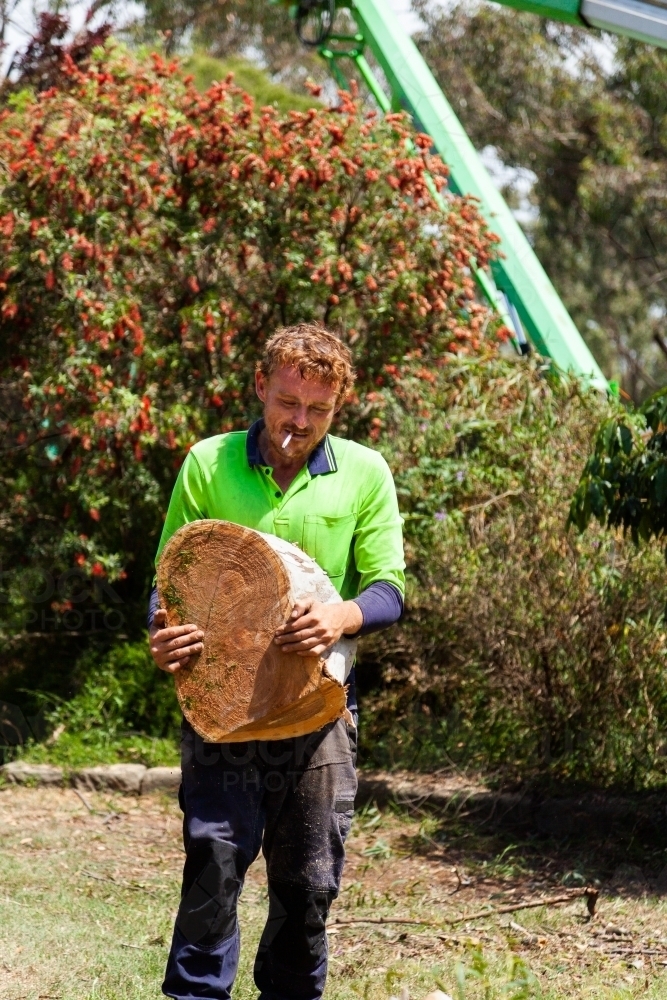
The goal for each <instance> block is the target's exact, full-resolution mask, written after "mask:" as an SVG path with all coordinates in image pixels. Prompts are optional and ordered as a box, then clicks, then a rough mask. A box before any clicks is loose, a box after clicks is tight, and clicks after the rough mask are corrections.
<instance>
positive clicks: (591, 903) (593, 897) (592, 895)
mask: <svg viewBox="0 0 667 1000" xmlns="http://www.w3.org/2000/svg"><path fill="white" fill-rule="evenodd" d="M599 895H600V893H599V890H598V889H593V888H592V887H591V886H587V887H586V888H585V889H581V890H579V891H576V892H572V893H569V894H568V895H567V896H552V897H551V898H550V899H530V900H526V902H525V903H512V904H511V905H510V906H496V907H492V908H491V909H490V910H479V911H478V912H477V913H471V914H469V915H468V916H465V917H455V918H454V919H453V920H447V921H445V922H446V923H448V924H450V925H451V924H462V923H465V922H466V921H467V920H480V919H481V918H482V917H493V916H495V915H496V914H498V913H515V912H516V911H517V910H532V909H535V908H536V907H538V906H559V905H560V904H561V903H571V902H572V901H573V900H574V899H582V898H583V899H585V900H586V906H587V908H588V912H589V914H590V915H591V916H594V914H595V904H596V903H597V901H598V897H599Z"/></svg>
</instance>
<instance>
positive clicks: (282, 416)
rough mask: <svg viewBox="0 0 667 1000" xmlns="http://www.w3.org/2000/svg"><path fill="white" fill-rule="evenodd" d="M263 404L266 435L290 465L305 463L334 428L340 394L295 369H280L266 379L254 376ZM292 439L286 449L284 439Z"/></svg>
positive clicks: (261, 376) (257, 375) (262, 376)
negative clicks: (303, 461) (317, 445)
mask: <svg viewBox="0 0 667 1000" xmlns="http://www.w3.org/2000/svg"><path fill="white" fill-rule="evenodd" d="M255 388H256V390H257V395H258V396H259V398H260V399H261V400H262V402H263V403H264V421H265V423H266V431H267V433H268V435H269V439H270V441H271V444H272V445H273V447H274V448H275V449H276V450H277V451H279V452H282V453H283V454H284V455H285V457H286V458H288V459H289V460H290V461H297V460H299V459H304V460H305V459H306V458H307V456H308V455H309V454H310V452H311V451H312V450H313V448H314V447H315V445H316V444H318V443H319V442H320V441H321V440H322V438H323V437H324V436H325V434H326V433H327V431H328V430H329V428H330V427H331V421H332V420H333V418H334V414H335V413H336V407H337V403H338V393H337V390H336V387H335V386H331V385H327V384H326V382H320V381H318V380H317V379H305V378H303V377H302V376H301V375H300V374H299V372H298V371H297V369H296V368H278V369H277V370H276V371H275V372H273V374H272V375H271V376H270V377H269V378H266V377H265V376H264V375H263V374H262V373H261V372H257V373H256V375H255ZM289 434H291V435H292V438H291V440H290V442H289V444H288V445H287V447H286V448H285V449H283V443H284V441H285V438H286V437H287V436H288V435H289Z"/></svg>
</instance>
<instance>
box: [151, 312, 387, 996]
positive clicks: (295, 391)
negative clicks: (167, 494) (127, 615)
mask: <svg viewBox="0 0 667 1000" xmlns="http://www.w3.org/2000/svg"><path fill="white" fill-rule="evenodd" d="M255 379H256V390H257V395H258V397H259V399H260V400H261V401H262V403H263V405H264V415H263V417H262V419H261V420H258V421H257V422H256V423H254V424H253V425H252V426H251V427H250V428H249V430H248V431H244V432H232V433H229V434H221V435H218V436H215V437H212V438H207V439H205V440H203V441H200V442H199V443H198V444H196V445H195V446H194V447H193V448H192V449H191V451H190V452H189V453H188V456H187V458H186V460H185V462H184V464H183V466H182V469H181V472H180V475H179V477H178V481H177V483H176V486H175V487H174V492H173V494H172V497H171V502H170V504H169V511H168V514H167V518H166V521H165V525H164V529H163V532H162V537H161V539H160V546H159V549H158V555H157V558H158V559H159V557H160V553H161V551H162V549H163V547H164V545H165V543H166V542H167V541H168V539H169V538H170V537H171V536H172V535H173V534H174V532H175V531H177V530H178V529H179V528H180V527H182V525H184V524H187V523H189V522H191V521H195V520H200V519H202V518H216V519H221V520H226V521H232V522H235V523H237V524H241V525H245V526H246V527H249V528H255V529H257V530H259V531H263V532H267V533H270V534H274V535H278V536H279V537H281V538H283V539H284V540H286V541H289V542H292V543H296V544H298V545H299V546H300V547H301V548H302V549H303V550H304V551H305V552H307V553H308V555H310V556H312V557H313V558H314V559H315V560H316V562H317V563H318V564H319V565H320V567H321V568H322V569H323V570H325V572H326V573H327V574H328V576H329V578H330V580H331V583H332V584H333V585H334V586H335V587H336V589H337V590H338V592H339V593H340V595H341V596H342V598H343V601H342V603H339V604H322V603H319V602H318V601H316V600H315V599H313V598H310V599H307V600H302V601H300V602H298V603H297V604H296V605H295V607H294V609H293V611H292V614H291V616H290V618H289V620H288V621H287V622H286V623H285V625H284V626H282V627H281V628H280V629H278V632H277V633H276V636H275V639H274V642H275V643H276V644H277V645H279V646H281V647H282V648H283V649H284V650H286V651H291V652H295V653H298V654H299V655H302V656H315V655H317V656H319V655H320V654H321V653H323V652H324V651H325V650H327V649H328V648H329V647H330V646H332V645H333V644H334V643H336V642H337V641H338V640H339V639H340V637H341V636H342V635H350V636H355V635H365V634H367V633H369V632H373V631H376V630H378V629H381V628H386V627H387V626H389V625H391V624H393V623H394V622H396V621H397V620H398V619H399V618H400V616H401V613H402V610H403V594H404V572H403V571H404V566H405V564H404V561H403V545H402V535H401V524H402V522H401V518H400V516H399V512H398V504H397V500H396V491H395V488H394V483H393V480H392V477H391V473H390V471H389V468H388V466H387V464H386V462H385V461H384V459H383V458H382V457H381V456H380V455H379V454H378V453H377V452H375V451H373V450H371V449H369V448H365V447H363V446H362V445H359V444H356V443H355V442H352V441H347V440H345V439H343V438H339V437H334V436H333V435H331V434H329V429H330V427H331V423H332V421H333V418H334V416H335V414H336V413H337V412H338V410H339V409H340V407H341V405H342V403H343V400H344V398H345V396H346V394H347V392H348V391H349V389H350V388H351V387H352V385H353V382H354V373H353V370H352V364H351V355H350V352H349V350H348V349H347V347H346V346H345V345H344V344H343V343H341V341H340V340H339V339H338V338H337V337H335V336H334V335H333V334H331V333H329V332H327V331H326V330H324V329H323V328H321V327H319V326H314V325H310V324H301V325H299V326H296V327H290V328H287V329H284V330H281V331H279V332H278V333H276V334H275V335H274V336H273V337H272V338H271V339H270V340H269V341H268V343H267V345H266V348H265V352H264V356H263V358H262V360H261V362H260V363H259V364H258V366H257V371H256V373H255ZM157 603H158V602H157V596H156V592H155V591H154V593H153V596H152V599H151V609H150V611H149V629H150V645H151V653H152V655H153V657H154V659H155V662H156V663H157V665H158V667H160V669H162V670H166V671H167V672H169V673H174V672H175V671H177V670H179V669H180V668H181V667H183V666H184V665H185V664H186V663H187V662H188V660H189V658H190V657H191V656H194V655H196V654H198V653H199V652H201V650H202V648H203V643H202V640H203V638H204V635H203V633H202V632H200V631H198V629H197V627H196V626H195V625H187V624H186V625H179V626H175V627H171V628H168V627H166V612H165V611H164V610H162V609H158V607H157ZM347 705H348V709H349V713H350V717H351V718H352V719H353V720H354V723H355V724H354V725H350V723H349V720H348V721H346V720H345V719H339V720H338V721H337V722H333V723H330V724H329V725H327V726H325V727H324V728H323V729H320V730H319V731H318V732H315V733H313V734H312V735H310V736H308V737H303V738H292V739H285V740H272V741H262V740H256V741H250V742H247V743H227V744H212V743H204V742H203V740H202V739H201V737H199V736H198V735H197V734H196V733H195V732H194V730H193V729H192V728H191V726H190V725H189V724H188V723H186V722H184V724H183V732H182V785H181V789H180V795H179V800H180V804H181V808H182V810H183V813H184V823H183V828H184V841H185V850H186V861H185V869H184V874H183V887H182V895H181V903H180V907H179V911H178V916H177V918H176V926H175V929H174V936H173V940H172V946H171V952H170V955H169V960H168V963H167V971H166V976H165V981H164V983H163V987H162V988H163V992H164V993H165V995H166V996H169V997H173V998H179V1000H186V998H188V1000H190V998H199V997H202V998H203V997H214V998H217V1000H227V998H229V997H231V990H232V986H233V983H234V979H235V976H236V971H237V965H238V959H239V930H238V924H237V915H236V910H237V901H238V897H239V895H240V892H241V888H242V885H243V880H244V877H245V873H246V871H247V869H248V867H249V865H250V864H251V863H252V862H253V861H254V859H255V858H256V857H257V855H258V854H259V851H260V849H261V850H262V851H263V854H264V857H265V859H266V866H267V875H268V888H269V914H268V920H267V923H266V926H265V928H264V933H263V935H262V939H261V941H260V944H259V949H258V952H257V957H256V960H255V967H254V977H255V983H256V985H257V988H258V989H259V991H260V998H261V1000H319V998H320V997H321V996H322V993H323V990H324V985H325V981H326V972H327V939H326V931H325V924H326V919H327V915H328V912H329V908H330V906H331V902H332V900H333V899H335V897H336V896H337V894H338V890H339V887H340V880H341V875H342V870H343V862H344V858H345V852H344V842H345V838H346V836H347V833H348V832H349V829H350V823H351V820H352V811H353V805H354V796H355V793H356V788H357V780H356V774H355V757H356V728H355V727H356V710H357V704H356V695H355V684H354V671H353V672H352V674H351V675H350V678H349V688H348V698H347Z"/></svg>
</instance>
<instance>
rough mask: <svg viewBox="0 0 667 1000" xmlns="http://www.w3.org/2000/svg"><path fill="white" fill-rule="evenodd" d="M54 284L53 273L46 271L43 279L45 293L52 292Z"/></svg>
mask: <svg viewBox="0 0 667 1000" xmlns="http://www.w3.org/2000/svg"><path fill="white" fill-rule="evenodd" d="M55 283H56V277H55V275H54V273H53V271H47V272H46V277H45V278H44V284H45V285H46V288H47V291H49V292H51V291H53V288H54V287H55Z"/></svg>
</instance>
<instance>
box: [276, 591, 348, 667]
mask: <svg viewBox="0 0 667 1000" xmlns="http://www.w3.org/2000/svg"><path fill="white" fill-rule="evenodd" d="M363 623H364V616H363V614H362V613H361V608H360V607H359V605H358V604H355V602H354V601H343V603H342V604H321V603H320V601H316V600H315V599H314V598H312V597H309V598H306V599H305V600H303V601H297V603H296V604H295V605H294V608H293V610H292V614H291V615H290V616H289V619H288V620H287V622H286V623H285V624H284V625H282V626H281V627H280V628H279V629H278V630H277V631H276V635H275V638H274V640H273V641H274V642H275V643H276V645H278V646H280V648H281V649H283V650H284V652H286V653H298V654H299V656H321V654H322V653H324V652H325V651H326V650H327V649H329V647H330V646H333V644H334V643H335V642H338V640H339V639H340V637H341V636H342V635H344V634H347V635H354V633H355V632H358V631H359V629H360V628H361V626H362V625H363Z"/></svg>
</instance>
